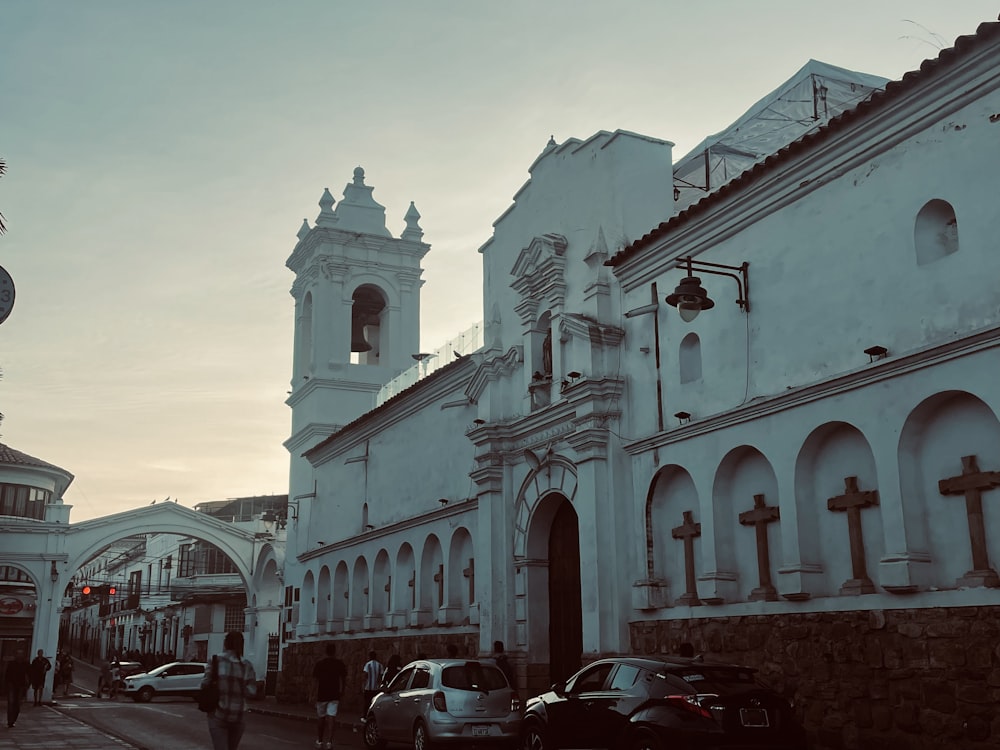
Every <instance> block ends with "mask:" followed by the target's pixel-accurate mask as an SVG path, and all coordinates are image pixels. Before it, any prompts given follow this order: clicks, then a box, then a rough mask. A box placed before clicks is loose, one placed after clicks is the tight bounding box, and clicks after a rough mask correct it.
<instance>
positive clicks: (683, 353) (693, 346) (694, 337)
mask: <svg viewBox="0 0 1000 750" xmlns="http://www.w3.org/2000/svg"><path fill="white" fill-rule="evenodd" d="M677 364H678V367H679V369H680V378H681V383H692V382H694V381H696V380H701V339H699V338H698V334H696V333H689V334H688V335H687V336H685V337H684V338H683V339H681V345H680V350H679V351H678V353H677Z"/></svg>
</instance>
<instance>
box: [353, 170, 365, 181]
mask: <svg viewBox="0 0 1000 750" xmlns="http://www.w3.org/2000/svg"><path fill="white" fill-rule="evenodd" d="M354 184H355V185H364V184H365V170H364V169H362V168H361V167H355V168H354Z"/></svg>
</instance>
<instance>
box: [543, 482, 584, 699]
mask: <svg viewBox="0 0 1000 750" xmlns="http://www.w3.org/2000/svg"><path fill="white" fill-rule="evenodd" d="M582 652H583V623H582V612H581V605H580V533H579V524H578V522H577V518H576V511H575V510H574V509H573V506H572V505H571V504H570V503H569V501H567V500H564V501H563V502H562V505H561V506H560V507H559V510H558V511H556V514H555V517H554V518H553V519H552V528H551V530H550V531H549V670H550V678H551V680H552V682H559V681H561V680H565V679H566V678H567V677H569V676H570V675H572V674H573V673H574V672H576V671H577V670H578V669H579V668H580V654H581V653H582Z"/></svg>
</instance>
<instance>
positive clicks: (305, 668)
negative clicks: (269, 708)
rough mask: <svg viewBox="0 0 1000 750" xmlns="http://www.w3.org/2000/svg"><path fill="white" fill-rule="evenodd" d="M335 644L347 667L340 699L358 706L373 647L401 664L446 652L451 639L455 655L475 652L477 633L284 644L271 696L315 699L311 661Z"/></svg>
mask: <svg viewBox="0 0 1000 750" xmlns="http://www.w3.org/2000/svg"><path fill="white" fill-rule="evenodd" d="M330 642H333V643H334V644H335V645H336V647H337V658H338V659H340V660H341V661H343V662H344V665H345V666H346V667H347V690H346V694H345V695H344V696H343V697H342V699H341V705H342V706H343V707H344V710H345V711H360V710H361V688H362V685H363V683H362V672H363V668H364V665H365V662H367V661H368V652H369V651H374V652H375V654H376V656H377V657H378V660H379V661H380V662H382V664H387V663H388V661H389V657H390V656H392V655H393V654H399V656H400V659H401V660H402V663H403V664H404V665H405V664H407V663H408V662H411V661H413V660H414V659H416V658H417V657H418V656H426V657H430V658H434V657H445V656H447V655H448V650H447V649H448V644H449V643H453V644H455V647H456V648H457V649H458V655H459V656H463V657H464V656H469V657H472V658H476V657H478V656H479V634H478V633H461V634H459V633H456V634H448V635H415V636H394V637H384V638H349V637H344V636H338V637H332V638H329V639H327V640H319V641H304V642H300V643H291V644H289V645H288V646H286V648H285V651H284V655H283V660H282V666H281V672H280V673H279V674H278V684H277V688H276V691H275V697H276V698H277V700H278V701H280V702H282V703H312V702H314V701H315V699H316V683H315V682H314V681H313V678H312V670H313V665H314V664H315V663H316V662H317V661H319V660H320V659H322V658H323V657H324V656H325V655H326V644H327V643H330Z"/></svg>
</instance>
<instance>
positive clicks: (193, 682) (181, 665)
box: [122, 661, 206, 703]
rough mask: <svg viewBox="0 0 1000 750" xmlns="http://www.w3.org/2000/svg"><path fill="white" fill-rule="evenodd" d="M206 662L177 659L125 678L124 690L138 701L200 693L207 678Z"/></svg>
mask: <svg viewBox="0 0 1000 750" xmlns="http://www.w3.org/2000/svg"><path fill="white" fill-rule="evenodd" d="M205 666H206V665H205V664H202V663H201V662H193V661H175V662H173V663H171V664H164V665H163V666H162V667H156V668H155V669H151V670H149V671H148V672H144V673H142V674H134V675H131V676H129V677H126V678H125V687H124V688H123V690H122V692H123V693H125V695H127V696H128V697H130V698H131V699H132V700H134V701H136V702H137V703H149V701H151V700H152V699H153V696H156V695H163V696H167V695H187V696H190V697H192V698H194V697H195V696H196V695H198V690H199V688H200V687H201V681H202V680H203V679H204V678H205Z"/></svg>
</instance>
